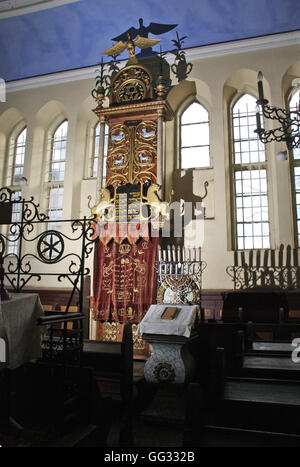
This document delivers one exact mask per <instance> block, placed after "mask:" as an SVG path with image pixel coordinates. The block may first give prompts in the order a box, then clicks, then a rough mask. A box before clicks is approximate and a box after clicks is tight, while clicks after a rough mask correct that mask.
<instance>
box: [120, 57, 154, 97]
mask: <svg viewBox="0 0 300 467" xmlns="http://www.w3.org/2000/svg"><path fill="white" fill-rule="evenodd" d="M151 82H152V76H151V74H150V72H149V71H148V70H147V68H145V67H143V66H140V65H130V66H127V67H125V68H123V69H122V70H121V71H119V73H117V74H116V75H115V76H114V78H113V81H112V85H111V87H112V91H111V104H116V103H117V104H120V103H124V104H125V103H129V102H140V101H143V100H144V99H152V97H153V90H152V86H151Z"/></svg>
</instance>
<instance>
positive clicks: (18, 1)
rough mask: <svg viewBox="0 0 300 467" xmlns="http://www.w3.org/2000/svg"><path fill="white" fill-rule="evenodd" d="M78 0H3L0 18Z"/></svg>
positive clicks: (0, 5)
mask: <svg viewBox="0 0 300 467" xmlns="http://www.w3.org/2000/svg"><path fill="white" fill-rule="evenodd" d="M78 1H79V0H4V1H3V2H1V3H0V19H2V18H11V17H12V16H19V15H26V14H28V13H35V12H36V11H41V10H46V9H47V8H54V7H56V6H62V5H66V4H67V3H73V2H78Z"/></svg>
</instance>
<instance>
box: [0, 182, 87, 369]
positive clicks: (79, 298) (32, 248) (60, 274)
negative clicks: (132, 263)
mask: <svg viewBox="0 0 300 467" xmlns="http://www.w3.org/2000/svg"><path fill="white" fill-rule="evenodd" d="M16 204H18V205H19V208H20V209H18V218H17V220H14V219H13V221H12V222H9V221H7V220H6V219H5V216H3V215H2V216H1V215H0V218H3V217H4V221H3V219H2V221H1V233H0V260H1V261H0V263H1V266H2V265H3V269H2V278H3V279H4V281H5V286H6V288H7V289H8V290H9V292H10V293H13V292H15V293H19V292H22V291H25V289H26V286H27V285H28V284H30V282H31V283H32V281H33V279H35V280H36V281H39V282H40V283H43V282H46V286H47V287H49V286H50V280H52V279H54V283H56V281H58V282H62V281H66V282H67V283H68V285H69V286H70V284H71V288H70V290H71V291H70V295H69V297H68V303H67V304H66V306H65V309H64V312H60V313H59V312H58V311H53V312H46V313H45V316H44V317H42V318H40V320H39V323H37V324H40V325H42V326H46V327H47V328H48V331H47V333H46V334H45V335H44V340H43V345H42V350H43V358H44V359H46V360H59V361H61V362H63V363H66V362H67V361H70V360H73V361H76V362H77V363H79V362H80V356H81V351H82V347H83V325H82V320H83V319H84V318H85V315H84V310H83V299H84V297H83V291H84V280H85V278H86V277H87V276H88V275H89V274H90V269H89V268H88V267H87V265H86V261H87V259H88V258H89V256H90V254H91V252H92V250H93V243H94V226H93V224H94V221H93V220H91V219H88V218H86V217H84V218H83V219H72V220H59V225H60V226H61V230H55V229H53V228H51V224H52V227H53V224H54V223H53V220H52V219H49V218H48V217H47V216H46V215H45V214H43V213H40V212H39V205H38V204H36V203H35V202H34V199H33V198H31V199H29V200H26V199H24V198H22V197H18V196H15V192H13V191H12V190H10V189H9V188H6V187H4V188H1V189H0V209H2V211H1V212H2V213H4V212H6V211H7V212H8V216H6V217H7V219H8V218H10V213H11V212H12V211H14V210H13V206H14V205H16ZM7 208H8V209H7ZM54 225H55V224H54ZM71 303H76V306H77V311H76V312H75V313H70V312H69V311H70V310H69V309H70V306H71ZM68 322H69V323H70V322H71V323H72V325H71V329H70V326H68ZM69 357H70V358H69Z"/></svg>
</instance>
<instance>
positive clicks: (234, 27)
mask: <svg viewBox="0 0 300 467" xmlns="http://www.w3.org/2000/svg"><path fill="white" fill-rule="evenodd" d="M139 18H143V19H144V24H145V25H146V26H147V25H148V24H149V23H150V22H156V23H164V24H178V26H177V27H176V28H175V29H173V30H172V31H170V32H168V33H166V34H163V35H161V36H153V35H151V34H149V37H150V38H157V37H159V38H161V39H162V42H161V45H162V49H163V50H164V51H167V50H171V49H172V48H173V44H172V39H176V31H177V32H178V34H179V36H184V35H186V36H187V38H186V39H185V40H184V44H183V47H184V48H191V47H196V46H204V45H208V44H215V43H220V42H227V41H232V40H237V39H244V38H251V37H257V36H263V35H268V34H277V33H280V32H288V31H294V30H299V29H300V1H299V0H166V1H165V2H163V1H162V0H139V1H137V0H127V1H125V0H79V1H78V2H74V3H69V4H66V5H64V6H59V7H54V8H49V9H46V10H42V11H37V12H35V13H29V14H23V15H19V16H14V17H11V18H7V19H0V78H3V79H5V80H6V81H12V80H16V79H21V78H26V77H31V76H37V75H43V74H48V73H54V72H59V71H65V70H70V69H76V68H81V67H87V66H96V65H97V64H99V62H100V60H101V52H102V51H104V50H106V49H107V48H109V47H111V46H112V45H113V44H115V42H112V40H111V39H112V38H113V37H115V36H117V35H119V34H121V33H123V32H124V31H126V30H127V29H128V28H130V27H131V26H134V27H136V28H138V27H139V22H138V19H139ZM154 50H157V51H159V46H156V47H155V48H154ZM127 57H128V54H127V53H126V51H125V52H124V53H123V54H122V55H121V56H120V58H121V59H123V58H124V59H126V58H127ZM107 60H109V58H108V57H107Z"/></svg>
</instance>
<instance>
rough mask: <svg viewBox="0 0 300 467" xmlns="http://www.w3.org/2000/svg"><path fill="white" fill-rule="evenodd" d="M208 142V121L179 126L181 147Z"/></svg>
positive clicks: (201, 144)
mask: <svg viewBox="0 0 300 467" xmlns="http://www.w3.org/2000/svg"><path fill="white" fill-rule="evenodd" d="M208 144H209V126H208V123H198V124H194V125H186V126H182V127H181V147H190V146H205V145H208Z"/></svg>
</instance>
